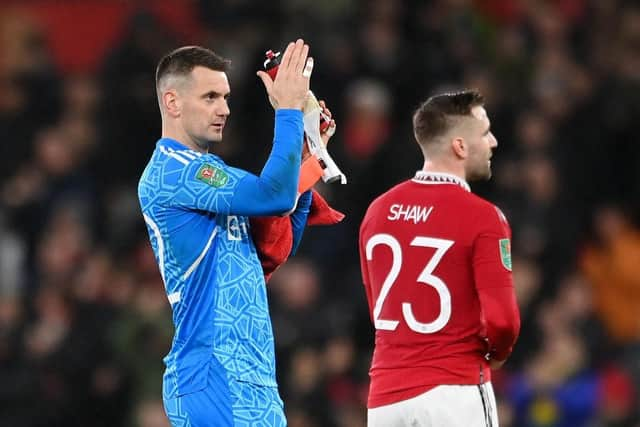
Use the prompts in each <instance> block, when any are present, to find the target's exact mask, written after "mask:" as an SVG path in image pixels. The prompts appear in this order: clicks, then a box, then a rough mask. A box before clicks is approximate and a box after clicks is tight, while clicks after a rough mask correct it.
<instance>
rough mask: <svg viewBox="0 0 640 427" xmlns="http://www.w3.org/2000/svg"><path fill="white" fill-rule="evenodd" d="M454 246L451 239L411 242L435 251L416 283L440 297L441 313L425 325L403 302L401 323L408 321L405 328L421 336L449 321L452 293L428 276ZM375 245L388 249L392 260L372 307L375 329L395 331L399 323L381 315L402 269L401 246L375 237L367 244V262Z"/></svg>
mask: <svg viewBox="0 0 640 427" xmlns="http://www.w3.org/2000/svg"><path fill="white" fill-rule="evenodd" d="M453 243H454V242H453V241H452V240H445V239H436V238H433V237H423V236H416V237H415V238H414V239H413V240H412V241H411V246H418V247H424V248H434V249H435V250H436V251H435V253H434V254H433V256H432V257H431V259H430V260H429V262H427V265H426V266H425V267H424V269H423V270H422V273H420V275H419V276H418V278H417V279H416V281H417V282H419V283H424V284H425V285H429V286H432V287H433V288H434V289H435V290H436V291H437V292H438V296H439V298H440V314H439V315H438V317H437V318H436V319H435V320H434V321H433V322H428V323H423V322H419V321H418V320H416V318H415V316H414V315H413V310H412V309H411V303H410V302H403V303H402V314H403V316H404V320H405V321H406V322H407V326H409V328H410V329H411V330H412V331H415V332H418V333H421V334H432V333H434V332H438V331H439V330H441V329H442V328H444V327H445V325H446V324H447V322H449V319H450V318H451V294H450V293H449V289H448V288H447V285H446V284H445V283H444V282H443V281H442V280H441V279H440V278H439V277H436V276H434V275H433V274H431V273H433V270H434V269H435V268H436V267H437V265H438V263H439V262H440V260H441V259H442V257H443V255H444V254H445V252H447V250H448V249H449V248H450V247H451V246H452V245H453ZM377 245H385V246H388V247H389V248H390V249H391V253H392V255H393V261H392V264H391V270H390V271H389V273H388V274H387V277H386V278H385V280H384V283H383V284H382V289H381V290H380V295H378V298H377V299H376V304H375V306H374V308H373V319H374V324H375V327H376V329H383V330H387V331H395V330H396V328H397V327H398V323H400V321H399V320H390V319H381V318H380V312H381V311H382V306H383V304H384V300H385V299H386V298H387V296H388V295H389V291H390V290H391V287H392V286H393V285H394V283H395V281H396V279H397V278H398V275H399V274H400V269H401V268H402V247H401V246H400V243H399V242H398V240H397V239H396V238H395V237H393V236H391V235H390V234H376V235H375V236H373V237H371V238H370V239H369V240H368V241H367V246H366V256H367V261H371V260H372V259H373V248H375V247H376V246H377Z"/></svg>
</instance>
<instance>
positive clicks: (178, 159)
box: [160, 145, 189, 165]
mask: <svg viewBox="0 0 640 427" xmlns="http://www.w3.org/2000/svg"><path fill="white" fill-rule="evenodd" d="M160 152H162V154H166V155H167V156H169V157H173V158H174V159H176V160H177V161H179V162H180V163H182V164H183V165H188V164H189V160H187V159H185V158H184V157H182V156H180V155H179V154H178V153H174V152H169V151H168V150H167V149H166V148H165V147H163V146H162V145H161V146H160Z"/></svg>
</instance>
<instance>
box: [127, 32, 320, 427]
mask: <svg viewBox="0 0 640 427" xmlns="http://www.w3.org/2000/svg"><path fill="white" fill-rule="evenodd" d="M308 51H309V47H308V46H307V45H306V44H304V42H303V41H302V40H297V41H296V42H295V43H290V44H289V45H288V46H287V48H286V50H285V52H284V54H283V58H282V63H281V65H280V71H279V73H278V76H277V78H276V79H275V80H273V81H272V80H271V79H270V78H269V77H268V75H267V74H266V73H263V72H259V77H260V78H261V79H262V81H263V83H264V86H265V89H266V92H267V94H268V96H269V97H270V98H271V99H273V100H275V101H276V105H277V106H278V108H277V110H276V113H275V130H274V139H273V148H272V151H271V154H270V156H269V159H268V160H267V162H266V164H265V166H264V169H263V170H262V172H261V174H260V176H255V175H252V174H250V173H248V172H246V171H243V170H241V169H237V168H233V167H230V166H228V165H226V164H225V163H224V162H223V161H222V159H220V158H219V157H217V156H215V155H213V154H210V153H208V151H209V147H210V145H211V144H213V143H214V142H217V141H220V140H221V139H222V134H223V130H224V127H225V122H226V119H227V117H228V116H229V113H230V112H229V107H228V104H227V98H228V96H229V94H230V88H229V83H228V80H227V75H226V70H227V67H228V64H229V61H227V60H225V59H223V58H221V57H219V56H218V55H216V54H215V53H213V52H212V51H210V50H208V49H205V48H202V47H197V46H190V47H183V48H179V49H177V50H174V51H172V52H171V53H169V54H167V55H166V56H165V57H164V58H162V59H161V60H160V63H159V64H158V68H157V71H156V89H157V94H158V101H159V104H160V111H161V115H162V138H161V139H160V140H159V141H158V142H157V144H156V148H155V150H154V152H153V155H152V156H151V159H150V161H149V163H148V165H147V167H146V168H145V170H144V172H143V174H142V177H141V178H140V183H139V187H138V195H139V199H140V205H141V208H142V213H143V217H144V220H145V222H146V224H147V229H148V232H149V237H150V241H151V246H152V247H153V251H154V253H155V256H156V260H157V262H158V266H159V269H160V274H161V276H162V279H163V281H164V284H165V289H166V292H167V295H168V299H169V303H170V304H171V308H172V311H173V322H174V325H175V335H174V339H173V344H172V348H171V351H170V352H169V354H168V355H167V356H166V357H165V360H164V361H165V364H166V370H165V374H164V378H163V400H164V406H165V411H166V413H167V416H168V417H169V419H170V421H171V423H172V425H173V426H187V425H189V426H193V427H198V426H233V425H269V426H285V425H286V420H285V417H284V411H283V404H282V400H281V399H280V397H279V394H278V389H277V384H276V379H275V355H274V341H273V332H272V328H271V321H270V318H269V310H268V306H267V295H266V287H265V280H264V277H263V270H262V266H261V264H260V260H259V259H258V254H257V252H256V247H255V244H254V241H253V238H252V236H251V224H250V222H249V216H266V215H279V214H283V213H285V212H290V211H292V210H294V208H295V211H294V212H293V213H292V215H291V223H292V229H293V232H294V234H295V236H294V240H295V241H298V240H299V237H300V234H301V232H302V228H303V227H300V226H299V225H300V224H304V223H305V222H306V215H307V214H308V211H309V204H310V203H311V194H310V193H309V192H306V193H304V194H303V195H302V196H301V197H300V200H299V201H298V204H297V208H296V201H297V190H298V180H299V174H300V162H301V155H302V142H303V113H302V111H301V110H302V107H303V105H304V103H305V97H306V95H307V92H308V91H309V78H310V75H311V70H312V67H313V61H312V59H311V58H308ZM294 247H295V245H294Z"/></svg>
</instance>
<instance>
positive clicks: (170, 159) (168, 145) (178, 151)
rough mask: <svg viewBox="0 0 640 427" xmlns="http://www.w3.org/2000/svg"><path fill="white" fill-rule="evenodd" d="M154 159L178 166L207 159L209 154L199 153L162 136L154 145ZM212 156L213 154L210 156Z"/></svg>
mask: <svg viewBox="0 0 640 427" xmlns="http://www.w3.org/2000/svg"><path fill="white" fill-rule="evenodd" d="M156 154H157V156H156V160H157V161H158V162H161V163H165V164H171V165H174V166H177V167H178V168H184V167H188V166H190V165H192V164H194V163H201V162H203V161H205V160H209V157H210V155H209V154H206V153H200V152H198V151H195V150H191V149H190V148H187V147H185V146H184V145H182V144H180V143H178V142H177V141H173V140H171V139H168V138H162V139H161V140H159V141H158V143H157V145H156ZM211 157H214V156H211Z"/></svg>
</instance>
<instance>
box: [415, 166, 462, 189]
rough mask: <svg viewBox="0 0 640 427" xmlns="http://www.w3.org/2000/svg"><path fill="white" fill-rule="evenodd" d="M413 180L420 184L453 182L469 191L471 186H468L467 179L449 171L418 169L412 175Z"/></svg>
mask: <svg viewBox="0 0 640 427" xmlns="http://www.w3.org/2000/svg"><path fill="white" fill-rule="evenodd" d="M413 181H414V182H418V183H420V184H455V185H459V186H460V187H462V188H464V189H465V190H467V191H471V187H469V184H467V181H465V180H464V179H462V178H460V177H459V176H456V175H453V174H450V173H442V172H428V171H423V170H419V171H418V172H416V176H414V177H413Z"/></svg>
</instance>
